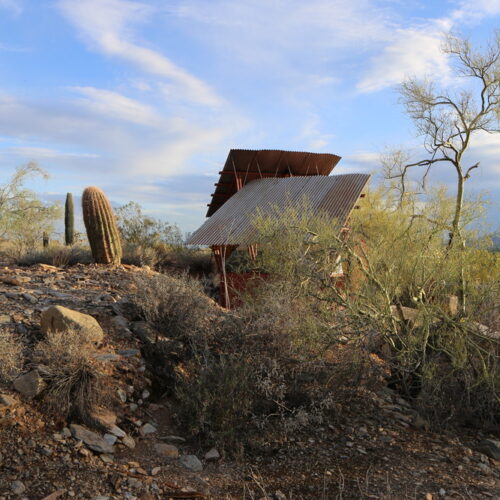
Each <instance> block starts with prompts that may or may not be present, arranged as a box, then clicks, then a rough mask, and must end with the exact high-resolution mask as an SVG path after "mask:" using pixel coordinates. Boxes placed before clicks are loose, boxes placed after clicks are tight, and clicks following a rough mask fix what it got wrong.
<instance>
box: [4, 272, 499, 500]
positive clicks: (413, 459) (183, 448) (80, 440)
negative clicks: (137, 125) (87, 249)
mask: <svg viewBox="0 0 500 500" xmlns="http://www.w3.org/2000/svg"><path fill="white" fill-rule="evenodd" d="M137 272H144V271H140V270H138V269H136V268H133V267H127V268H126V267H121V268H118V269H111V268H107V267H97V266H75V267H72V268H69V269H59V268H55V267H52V266H45V265H36V266H32V267H30V268H19V267H13V266H10V267H8V266H2V267H0V328H4V329H9V330H12V331H14V332H15V333H16V335H18V336H22V337H23V338H24V341H25V343H26V345H28V346H29V345H30V344H34V343H36V342H37V341H39V340H40V339H42V338H43V333H42V330H41V315H42V311H44V310H46V309H47V308H48V307H50V306H55V305H61V306H64V307H66V308H70V309H72V310H74V311H80V312H82V313H85V314H89V315H91V316H93V317H94V318H95V319H96V320H97V321H98V322H99V324H100V326H101V327H102V329H103V331H104V338H103V342H102V344H101V346H100V347H99V350H98V351H97V354H96V359H97V361H99V362H100V363H101V365H102V367H103V372H104V373H105V381H106V386H107V393H108V397H107V401H106V406H107V411H106V412H104V411H103V412H101V413H100V414H99V415H98V417H99V418H100V419H101V421H102V422H103V425H105V426H106V427H107V432H94V431H92V430H89V429H86V428H84V427H82V426H79V425H77V424H74V423H69V422H65V421H64V420H63V419H61V418H58V417H57V415H54V414H53V413H52V414H50V415H51V416H48V415H49V413H47V412H46V411H45V408H44V407H43V404H42V403H41V402H40V401H39V400H38V399H37V398H36V393H37V392H38V386H37V384H38V381H37V374H36V373H34V374H33V373H30V369H29V367H26V370H25V372H26V373H28V375H25V376H24V377H25V379H20V380H18V381H17V382H16V383H15V384H14V386H12V385H10V386H7V385H5V384H4V385H3V386H1V385H0V500H6V499H24V500H26V499H29V500H40V499H45V500H51V499H56V498H60V499H66V498H77V499H94V500H97V499H105V498H107V499H144V500H146V499H170V498H172V499H179V498H185V499H186V498H187V499H195V498H204V499H240V498H241V499H242V498H245V499H276V500H283V499H290V500H291V499H294V500H298V499H334V498H344V499H358V498H359V499H361V498H384V499H389V498H391V499H400V498H401V499H406V498H411V499H413V498H415V499H426V500H429V499H438V498H439V499H441V498H442V499H462V498H466V499H481V498H488V499H490V498H493V499H500V489H499V484H500V483H499V478H500V460H499V459H500V456H499V455H498V454H499V452H500V450H499V448H498V441H497V442H496V444H495V441H494V440H495V439H498V437H495V436H494V435H493V434H488V433H487V432H472V431H466V430H460V432H459V431H458V430H457V431H456V432H450V431H449V432H448V433H445V434H437V433H433V432H431V431H430V430H428V429H427V426H426V424H425V422H424V421H423V420H422V419H421V418H420V417H419V416H418V415H417V414H416V412H415V411H414V410H413V409H412V408H411V406H410V405H409V404H408V403H407V402H406V401H405V400H403V399H401V398H400V397H399V396H398V395H397V394H396V393H394V392H393V391H391V390H390V389H388V388H386V387H380V388H379V389H377V390H376V391H368V390H364V391H361V390H356V389H353V398H352V399H351V400H350V401H349V402H348V404H347V405H346V407H345V408H342V409H341V411H340V410H339V416H338V418H336V419H335V420H334V421H331V422H324V423H323V424H322V425H321V426H315V427H307V426H306V427H302V428H299V430H296V431H294V432H292V433H288V434H287V437H283V436H285V434H281V433H277V434H276V436H280V437H276V438H275V439H271V438H269V435H266V436H264V435H263V436H262V437H261V438H259V439H257V438H256V439H255V443H254V445H253V446H251V447H250V448H249V450H248V451H247V452H246V453H245V454H244V455H240V458H239V459H238V460H235V459H231V458H229V455H224V453H223V452H222V450H218V449H216V448H209V447H206V446H203V445H200V444H199V442H197V441H196V440H195V439H193V438H192V437H191V436H185V435H179V434H181V433H180V432H179V431H178V429H176V428H175V427H174V426H173V425H172V423H171V419H170V418H169V416H170V411H169V408H170V404H171V402H169V401H168V400H160V401H155V402H150V399H151V398H150V381H149V379H148V373H147V370H146V367H145V363H144V360H143V359H142V357H141V354H140V341H139V339H138V338H136V336H135V334H134V333H133V332H134V331H136V332H137V331H138V328H139V327H140V325H137V324H135V325H134V324H131V323H130V322H129V320H128V319H127V318H126V317H125V316H124V315H123V309H122V307H121V304H123V302H124V300H123V299H127V297H128V296H129V295H130V294H131V293H133V285H131V282H130V277H131V276H132V275H133V274H134V273H137ZM16 388H17V389H16ZM488 439H490V440H491V441H488ZM233 455H237V454H233ZM495 458H496V459H495Z"/></svg>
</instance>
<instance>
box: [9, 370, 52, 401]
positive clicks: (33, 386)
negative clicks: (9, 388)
mask: <svg viewBox="0 0 500 500" xmlns="http://www.w3.org/2000/svg"><path fill="white" fill-rule="evenodd" d="M13 386H14V389H15V390H16V391H17V392H20V393H21V394H22V395H23V396H24V397H25V398H27V399H33V398H34V397H35V396H38V394H40V393H41V392H42V391H43V389H44V387H45V383H44V381H43V379H42V377H40V374H39V373H38V370H31V371H30V372H28V373H25V374H23V375H20V376H19V377H17V378H16V379H15V380H14V383H13Z"/></svg>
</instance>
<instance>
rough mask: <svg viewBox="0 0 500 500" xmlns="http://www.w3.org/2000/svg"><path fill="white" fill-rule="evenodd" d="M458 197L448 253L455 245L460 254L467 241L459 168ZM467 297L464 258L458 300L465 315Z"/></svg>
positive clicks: (461, 179) (463, 180)
mask: <svg viewBox="0 0 500 500" xmlns="http://www.w3.org/2000/svg"><path fill="white" fill-rule="evenodd" d="M457 177H458V182H457V197H456V204H455V214H454V216H453V222H452V223H451V231H450V236H449V239H448V251H450V250H451V249H452V247H453V245H454V244H458V245H460V252H462V256H463V252H464V250H465V241H464V239H463V237H462V232H461V230H460V219H461V217H462V207H463V203H464V183H465V177H464V176H463V175H462V171H461V169H460V168H459V167H457ZM465 296H466V283H465V271H464V262H463V258H462V259H461V260H460V285H459V290H458V300H459V308H460V312H461V313H462V314H463V315H465Z"/></svg>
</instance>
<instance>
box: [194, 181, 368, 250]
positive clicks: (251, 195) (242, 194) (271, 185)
mask: <svg viewBox="0 0 500 500" xmlns="http://www.w3.org/2000/svg"><path fill="white" fill-rule="evenodd" d="M369 178H370V176H369V175H366V174H346V175H333V176H322V175H319V176H318V175H315V176H309V177H284V178H264V179H256V180H253V181H251V182H249V183H248V184H246V185H245V186H244V187H243V188H242V189H240V190H239V191H238V192H237V193H236V194H234V195H233V196H232V197H231V198H230V199H229V200H227V202H226V203H224V204H223V205H222V206H221V207H220V208H219V210H217V212H216V213H215V214H214V215H212V216H211V217H210V218H209V219H208V220H207V221H206V222H205V223H204V224H203V225H202V226H201V227H200V228H199V229H197V230H196V231H195V232H194V233H193V234H192V235H191V236H190V237H189V239H188V241H187V243H188V244H189V245H208V246H211V245H249V244H252V243H255V239H256V238H257V232H256V230H255V228H254V226H253V223H252V220H253V218H254V216H255V214H256V212H257V210H259V211H260V213H262V214H264V215H266V214H268V215H274V214H276V213H277V210H276V209H278V213H279V209H284V208H286V207H289V206H299V207H300V205H301V203H303V202H304V201H306V202H307V204H308V206H310V207H311V209H312V210H313V211H314V212H316V213H325V214H327V215H328V216H329V217H331V218H332V220H333V219H336V220H337V222H338V223H339V224H340V225H341V226H343V225H345V223H346V221H347V219H348V217H349V215H350V213H351V211H352V209H353V207H354V205H355V204H356V201H357V200H358V198H359V196H360V195H361V192H362V191H363V189H364V187H365V186H366V183H367V182H368V179H369Z"/></svg>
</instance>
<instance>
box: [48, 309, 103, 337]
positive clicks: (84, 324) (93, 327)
mask: <svg viewBox="0 0 500 500" xmlns="http://www.w3.org/2000/svg"><path fill="white" fill-rule="evenodd" d="M40 328H41V330H42V333H44V334H46V333H47V332H49V331H53V332H67V331H69V330H72V331H74V332H75V333H77V334H80V335H82V336H84V337H85V339H87V340H88V341H89V342H97V343H101V342H102V340H103V338H104V332H103V331H102V328H101V327H100V325H99V323H98V322H97V320H96V319H95V318H93V317H92V316H90V315H88V314H83V313H81V312H78V311H73V310H72V309H68V308H67V307H63V306H52V307H49V308H48V309H45V311H43V312H42V316H41V318H40Z"/></svg>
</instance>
